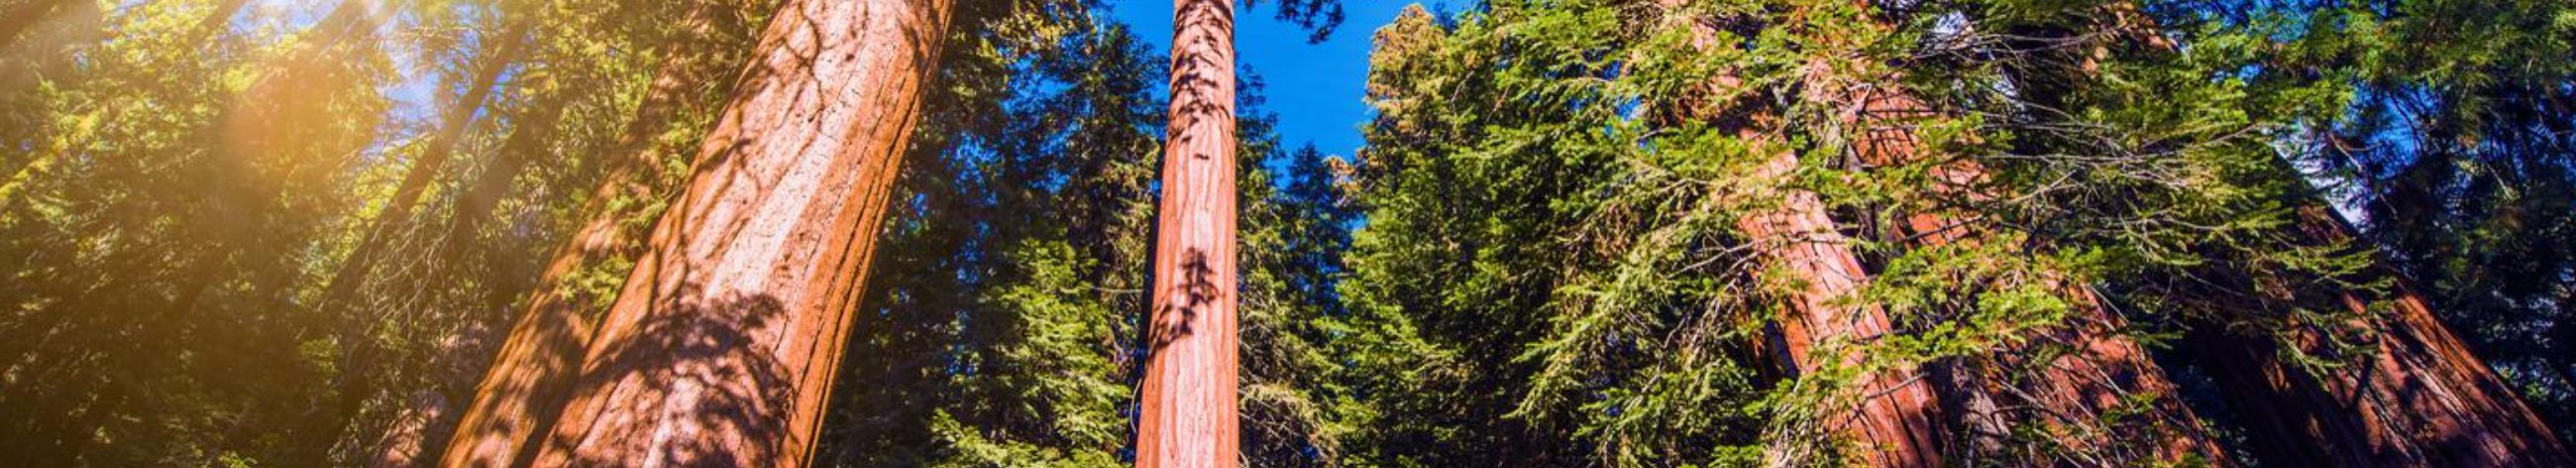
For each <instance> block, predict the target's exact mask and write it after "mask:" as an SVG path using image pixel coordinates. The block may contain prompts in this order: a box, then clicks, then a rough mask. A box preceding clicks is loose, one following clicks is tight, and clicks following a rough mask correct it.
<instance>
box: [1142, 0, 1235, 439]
mask: <svg viewBox="0 0 2576 468" xmlns="http://www.w3.org/2000/svg"><path fill="white" fill-rule="evenodd" d="M1173 6H1174V8H1173V11H1174V13H1173V15H1174V18H1173V19H1174V21H1173V22H1172V24H1173V31H1172V117H1171V119H1172V120H1171V123H1170V129H1171V130H1170V132H1171V133H1170V135H1169V136H1168V137H1167V140H1166V141H1165V142H1164V145H1163V198H1162V202H1161V205H1160V206H1159V207H1158V209H1159V210H1160V211H1159V212H1157V214H1156V216H1157V219H1156V220H1155V239H1154V279H1153V281H1154V291H1153V294H1154V296H1153V298H1154V299H1153V304H1154V305H1153V309H1152V310H1151V314H1152V316H1151V317H1150V322H1148V323H1149V326H1148V327H1147V330H1146V340H1147V342H1148V346H1149V347H1148V348H1147V353H1148V354H1147V356H1146V361H1145V376H1144V382H1143V384H1142V386H1143V387H1144V388H1143V389H1142V393H1141V399H1142V404H1143V412H1142V413H1141V414H1140V416H1139V417H1138V418H1137V431H1136V434H1137V435H1136V439H1137V440H1136V466H1138V467H1140V468H1207V467H1224V468H1231V467H1233V466H1235V464H1236V463H1237V461H1236V459H1237V458H1238V457H1237V452H1239V451H1240V450H1241V442H1240V441H1241V438H1240V435H1239V434H1238V428H1237V427H1236V424H1237V420H1236V416H1235V414H1236V401H1235V385H1236V371H1237V370H1236V364H1235V359H1236V358H1235V354H1236V352H1237V350H1236V349H1235V348H1236V345H1235V343H1236V336H1235V333H1236V329H1235V326H1236V325H1235V293H1236V287H1235V285H1236V277H1235V264H1236V263H1235V261H1236V257H1235V190H1234V156H1235V155H1234V151H1235V128H1234V124H1235V119H1234V5H1233V2H1232V0H1177V1H1176V2H1175V4H1174V5H1173Z"/></svg>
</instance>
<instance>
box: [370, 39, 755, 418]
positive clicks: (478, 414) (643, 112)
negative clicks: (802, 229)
mask: <svg viewBox="0 0 2576 468" xmlns="http://www.w3.org/2000/svg"><path fill="white" fill-rule="evenodd" d="M710 8H711V4H705V3H701V4H699V6H696V7H693V8H691V9H690V11H689V14H688V15H687V16H686V17H684V18H683V19H682V21H686V22H688V26H689V27H690V28H693V30H694V32H696V33H698V34H701V35H703V34H706V33H707V31H706V28H707V27H708V24H707V22H708V21H712V18H715V17H717V15H716V14H715V13H714V12H712V11H709V10H710ZM664 54H665V55H668V56H669V57H667V58H665V59H664V60H665V61H664V62H663V64H662V66H661V68H660V69H659V70H656V71H655V72H654V78H653V82H652V83H651V85H650V86H649V88H647V90H646V91H645V95H644V99H643V101H642V102H640V103H638V104H637V105H636V110H635V117H634V120H632V121H630V122H629V123H628V124H627V126H626V129H625V130H624V131H622V132H621V134H620V136H619V141H618V144H617V145H616V146H614V147H612V148H611V150H610V151H611V154H614V155H616V156H615V157H616V158H617V159H614V160H611V161H610V162H609V164H610V165H611V167H609V168H608V169H607V170H606V171H605V172H606V174H605V175H604V176H602V177H601V180H600V182H599V186H598V187H597V188H595V189H593V191H592V193H591V194H590V195H589V198H587V199H585V201H584V202H583V205H582V207H581V210H580V211H579V212H580V213H584V215H585V216H589V217H590V219H589V220H588V221H587V222H584V223H583V224H582V225H581V227H580V228H579V229H575V230H574V231H573V233H572V235H571V236H569V237H568V238H569V239H570V240H569V241H568V242H566V243H565V244H564V245H563V246H562V247H559V248H558V249H557V250H556V251H555V252H554V254H553V255H552V256H551V257H550V258H553V259H554V260H552V261H550V262H548V263H547V265H546V269H545V271H544V273H543V274H542V275H541V276H539V279H538V280H537V282H536V283H535V284H536V287H535V289H534V294H532V295H531V296H530V298H529V300H528V303H527V304H526V305H525V306H522V307H521V310H520V311H519V313H518V314H517V315H513V316H511V317H514V318H513V319H512V320H514V322H513V323H514V325H511V328H510V329H509V331H508V335H507V336H504V337H491V336H485V335H489V334H491V333H490V332H487V331H484V330H483V329H481V328H473V329H468V330H467V331H466V334H467V335H469V336H466V337H461V338H460V341H463V342H464V343H465V345H464V347H465V348H468V349H476V350H490V349H493V348H492V346H493V345H486V344H483V343H485V342H489V341H493V340H495V339H497V340H498V343H497V346H498V349H499V353H498V355H497V356H489V355H487V356H480V357H478V358H482V357H489V358H490V359H492V360H491V362H489V363H488V364H485V365H486V366H488V367H485V368H484V369H483V371H482V372H483V376H482V378H481V379H480V380H478V381H476V383H475V385H476V387H475V389H474V393H473V397H472V400H471V401H470V402H469V404H470V405H471V406H467V407H465V408H470V410H469V411H466V412H465V413H464V415H463V416H462V417H461V419H459V420H458V421H456V422H455V423H454V424H453V427H454V429H453V431H452V434H453V436H452V437H442V438H432V439H427V440H424V441H422V442H425V443H427V444H431V445H428V446H427V447H426V449H427V450H440V452H439V454H438V455H437V456H435V457H424V458H422V460H439V461H443V462H444V464H446V465H450V466H492V465H500V464H505V463H508V462H510V460H511V458H512V457H513V456H514V455H515V454H517V453H518V452H519V450H518V447H520V446H522V445H523V443H524V442H526V441H527V440H529V439H528V438H529V436H530V434H533V433H536V432H540V431H538V430H537V425H538V423H537V421H539V420H548V419H551V418H552V417H553V415H554V414H555V411H557V410H558V409H559V405H561V404H562V401H563V399H564V398H565V395H564V394H565V392H566V391H567V390H568V388H569V385H570V382H571V380H572V378H573V377H574V376H575V375H574V372H575V371H576V370H577V369H575V368H574V365H575V364H576V363H577V362H578V361H579V360H580V359H581V357H582V353H583V351H585V350H587V349H588V348H589V346H590V342H591V338H592V336H593V335H592V333H591V332H592V331H593V326H594V322H593V320H594V319H595V318H596V315H597V314H596V313H594V312H596V309H594V308H592V307H590V305H592V304H597V303H601V302H605V301H608V300H610V299H611V298H605V297H597V296H599V295H595V294H589V293H587V292H585V291H584V290H583V289H582V288H581V287H580V286H579V285H578V284H577V283H578V282H579V278H578V276H579V273H580V272H581V271H582V269H583V268H585V267H586V266H589V265H598V264H601V263H604V262H614V261H625V260H632V259H634V258H636V257H637V256H638V255H640V254H641V253H642V251H643V250H644V248H645V247H646V245H645V244H644V239H642V238H641V237H642V236H634V235H628V234H627V233H626V232H624V230H622V229H620V228H619V221H620V220H622V219H623V217H624V216H626V215H629V214H630V213H627V212H626V211H624V210H612V209H610V206H611V205H612V204H613V202H614V201H616V200H619V199H621V198H642V197H649V196H652V194H653V193H655V190H654V189H653V188H652V186H651V184H648V183H646V182H645V181H646V180H647V179H651V178H652V177H651V176H648V175H645V174H643V173H644V172H646V171H648V170H650V169H651V168H654V167H655V166H656V165H658V164H660V160H659V157H658V156H657V155H656V154H655V152H654V150H653V143H652V141H651V140H652V138H653V136H654V135H657V134H660V133H662V132H663V131H664V130H665V129H667V128H669V127H670V126H671V125H673V119H675V118H677V115H678V114H679V112H680V111H679V109H680V108H681V107H682V106H684V105H686V104H685V103H686V102H688V98H686V97H684V95H685V94H687V92H686V91H687V89H688V88H689V87H692V86H696V84H697V83H702V82H703V81H702V80H714V79H722V77H721V75H724V74H726V73H727V72H726V70H729V69H730V68H731V65H723V64H717V63H713V62H717V60H712V59H707V58H704V57H697V56H695V54H691V53H689V52H687V51H683V50H676V49H673V50H665V51H664ZM513 138H516V136H515V135H514V136H513ZM521 163H522V164H524V163H525V161H521ZM492 196H497V194H496V195H487V196H486V199H485V200H484V202H485V203H489V202H490V201H491V200H489V199H488V198H490V197H492ZM472 199H473V198H471V197H469V200H472ZM468 213H473V212H471V211H469V212H468ZM424 403H427V404H426V405H423V406H422V407H420V408H419V410H420V411H422V412H423V413H430V414H436V413H444V412H446V411H450V410H451V409H449V408H445V407H444V406H446V403H445V402H443V401H439V400H435V399H433V400H425V401H424ZM431 429H432V430H437V429H438V428H437V426H435V425H433V426H432V428H431ZM442 441H443V442H445V444H444V445H438V444H440V443H441V442H442ZM402 449H403V447H401V442H400V441H397V442H396V443H393V444H388V448H387V450H388V453H387V454H386V455H384V456H382V457H379V459H380V460H386V461H388V462H390V463H391V464H392V465H393V466H405V465H411V464H414V463H413V462H408V461H406V459H407V458H410V457H409V456H406V455H402V454H400V453H399V452H398V451H399V450H402Z"/></svg>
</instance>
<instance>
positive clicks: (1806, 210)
mask: <svg viewBox="0 0 2576 468" xmlns="http://www.w3.org/2000/svg"><path fill="white" fill-rule="evenodd" d="M1661 5H1662V7H1663V8H1665V9H1667V10H1673V11H1678V10H1675V9H1678V8H1680V7H1682V6H1683V5H1684V0H1661ZM1678 20H1679V21H1683V22H1685V23H1687V24H1686V25H1685V26H1686V27H1689V28H1690V29H1691V33H1692V34H1691V36H1692V43H1693V46H1694V47H1697V48H1702V49H1707V48H1714V47H1716V46H1717V44H1716V41H1717V27H1716V25H1714V24H1710V23H1709V22H1707V20H1706V19H1705V18H1696V17H1683V18H1678ZM1741 86H1743V85H1742V84H1741V83H1740V82H1739V81H1738V80H1737V79H1736V78H1734V77H1732V76H1720V77H1718V78H1716V79H1715V80H1712V82H1711V83H1709V84H1708V88H1709V89H1708V90H1707V91H1709V92H1710V94H1712V95H1723V94H1725V91H1726V90H1728V89H1730V88H1736V87H1741ZM1682 104H1684V108H1683V110H1682V111H1681V112H1682V113H1683V114H1684V115H1682V116H1681V117H1682V118H1689V119H1704V120H1712V121H1733V122H1735V123H1732V124H1731V125H1734V126H1735V127H1736V128H1735V131H1736V135H1737V137H1739V138H1742V139H1744V140H1745V141H1749V142H1760V143H1761V144H1763V145H1765V146H1773V147H1777V146H1778V145H1781V144H1782V142H1783V139H1782V138H1779V137H1778V135H1777V132H1778V131H1779V129H1777V128H1758V127H1760V126H1762V124H1763V123H1764V122H1769V121H1775V120H1777V119H1773V118H1768V117H1767V116H1754V117H1753V118H1745V119H1729V118H1727V117H1728V116H1726V115H1724V113H1726V112H1728V111H1730V109H1727V107H1728V106H1732V105H1736V104H1739V103H1682ZM1737 111H1746V110H1744V109H1737ZM1750 112H1752V113H1757V114H1759V113H1765V112H1767V111H1759V110H1752V111H1750ZM1777 151H1778V154H1777V155H1776V156H1775V157H1773V158H1772V159H1771V160H1769V161H1765V162H1764V163H1763V165H1762V166H1760V167H1758V168H1755V171H1756V173H1755V174H1752V177H1755V178H1759V179H1767V180H1784V179H1786V178H1787V177H1789V176H1790V175H1791V173H1792V172H1793V171H1795V170H1796V169H1797V166H1798V155H1797V154H1796V153H1792V152H1790V151H1787V150H1785V149H1780V150H1777ZM1769 195H1774V196H1777V197H1779V198H1778V200H1777V205H1774V206H1772V207H1770V208H1769V209H1766V210H1763V211H1761V212H1757V213H1754V214H1751V215H1749V216H1746V217H1743V218H1741V219H1737V220H1736V221H1735V226H1736V228H1737V229H1738V230H1740V231H1742V232H1743V233H1744V235H1745V236H1746V241H1747V242H1749V243H1751V244H1752V247H1753V249H1754V252H1755V254H1756V255H1758V256H1759V257H1760V258H1762V261H1763V266H1762V268H1761V269H1760V271H1762V272H1764V273H1763V274H1761V275H1760V276H1762V278H1761V279H1762V280H1763V281H1764V282H1765V283H1772V284H1788V285H1795V286H1796V289H1795V290H1793V291H1790V293H1789V296H1790V297H1786V298H1784V299H1786V303H1785V304H1784V305H1786V306H1787V307H1786V308H1787V309H1788V310H1789V313H1790V316H1789V317H1784V318H1783V320H1781V321H1780V322H1779V323H1780V331H1779V333H1780V339H1781V341H1782V344H1783V345H1784V346H1783V348H1785V349H1784V350H1783V351H1784V352H1786V354H1787V356H1788V358H1789V361H1790V364H1791V367H1793V368H1794V370H1796V371H1797V372H1798V373H1801V374H1804V373H1809V372H1813V371H1816V370H1818V369H1819V368H1822V367H1827V366H1829V365H1830V366H1836V367H1848V366H1858V365H1861V364H1862V361H1864V360H1865V359H1867V358H1868V356H1863V355H1860V354H1859V353H1855V352H1848V351H1841V352H1838V353H1837V354H1836V355H1832V356H1817V355H1812V354H1813V353H1815V352H1816V350H1815V348H1817V347H1818V346H1823V345H1827V344H1830V343H1864V342H1868V341H1871V340H1876V339H1878V338H1880V337H1883V336H1886V335H1888V334H1889V333H1892V332H1893V331H1894V330H1893V324H1892V323H1890V322H1889V320H1888V316H1887V311H1886V310H1885V309H1881V308H1879V307H1878V306H1876V305H1873V304H1857V303H1855V301H1852V299H1854V298H1855V297H1854V296H1855V295H1856V294H1857V293H1858V291H1859V290H1860V287H1861V284H1862V283H1864V282H1866V281H1868V279H1869V274H1868V273H1867V272H1865V271H1863V270H1862V269H1861V265H1860V261H1859V258H1858V257H1857V256H1855V255H1853V254H1852V251H1851V240H1850V239H1848V238H1846V237H1844V236H1843V234H1842V232H1841V231H1840V230H1838V229H1836V228H1835V225H1834V221H1833V219H1832V217H1831V216H1829V215H1828V214H1827V213H1826V209H1825V205H1824V202H1823V201H1822V200H1820V199H1818V198H1817V196H1816V194H1815V193H1813V192H1808V191H1805V190H1799V189H1794V188H1791V189H1783V190H1780V191H1778V193H1773V194H1769ZM1827 360H1830V361H1827ZM1920 377H1921V375H1920V372H1919V370H1916V369H1904V370H1899V371H1895V372H1887V373H1881V374H1879V375H1872V376H1867V377H1864V378H1865V379H1866V380H1865V381H1864V382H1861V383H1860V385H1859V386H1858V387H1857V388H1855V389H1852V390H1851V392H1850V394H1852V395H1854V396H1855V398H1857V401H1856V402H1855V403H1856V406H1855V407H1852V408H1849V409H1848V410H1841V409H1838V410H1833V411H1823V412H1821V413H1822V414H1823V415H1824V416H1823V422H1824V423H1825V425H1826V428H1827V429H1828V430H1830V431H1832V432H1834V433H1837V434H1839V435H1841V436H1843V437H1849V438H1851V439H1852V441H1853V442H1854V443H1856V444H1859V445H1860V446H1861V452H1860V455H1861V461H1862V462H1863V463H1864V464H1866V465H1868V466H1876V467H1931V466H1939V465H1940V464H1941V454H1940V452H1939V443H1938V440H1939V438H1938V434H1939V432H1940V428H1939V426H1938V425H1937V424H1936V423H1934V419H1933V416H1934V415H1933V413H1934V411H1935V410H1936V409H1937V408H1939V402H1938V400H1937V398H1936V397H1935V395H1934V394H1933V392H1932V389H1931V388H1930V386H1928V385H1925V384H1924V383H1923V380H1922V379H1921V378H1920ZM1769 457H1770V458H1772V460H1771V462H1772V463H1775V464H1777V463H1786V462H1793V461H1796V460H1797V459H1800V458H1804V456H1802V455H1801V454H1796V453H1789V452H1784V451H1783V450H1782V449H1777V448H1775V449H1773V451H1772V453H1771V454H1769Z"/></svg>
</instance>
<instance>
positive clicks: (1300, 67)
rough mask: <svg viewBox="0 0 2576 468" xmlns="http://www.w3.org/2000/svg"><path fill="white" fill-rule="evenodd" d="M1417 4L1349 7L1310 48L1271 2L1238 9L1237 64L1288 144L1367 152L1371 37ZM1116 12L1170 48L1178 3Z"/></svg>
mask: <svg viewBox="0 0 2576 468" xmlns="http://www.w3.org/2000/svg"><path fill="white" fill-rule="evenodd" d="M1412 3H1413V2H1409V1H1394V0H1342V15H1343V16H1342V25H1341V28H1339V29H1336V30H1334V31H1333V36H1332V37H1331V38H1329V39H1326V40H1325V41H1324V42H1322V43H1318V44H1308V43H1306V36H1307V33H1306V31H1305V30H1304V29H1300V28H1298V27H1297V25H1295V24H1290V23H1286V22H1282V21H1279V20H1278V19H1276V18H1273V17H1272V13H1273V12H1274V11H1275V10H1274V8H1275V7H1276V5H1275V4H1273V3H1271V2H1268V1H1264V2H1262V3H1261V4H1259V5H1244V4H1242V3H1237V4H1236V5H1235V10H1236V11H1235V17H1236V18H1237V23H1236V24H1235V30H1234V40H1235V59H1236V61H1237V64H1238V65H1240V66H1241V67H1242V68H1244V69H1247V70H1250V71H1251V72H1253V73H1257V74H1260V75H1261V77H1262V79H1263V80H1264V81H1266V82H1267V84H1268V87H1267V88H1265V89H1264V90H1263V91H1264V95H1266V96H1269V98H1270V102H1269V103H1268V104H1267V106H1266V107H1265V108H1266V109H1267V110H1269V111H1271V112H1275V113H1278V114H1279V136H1280V139H1281V143H1284V144H1286V145H1287V146H1288V147H1289V148H1295V147H1297V146H1299V145H1302V144H1305V143H1307V142H1313V143H1314V144H1315V148H1316V149H1319V150H1323V151H1324V152H1325V153H1326V154H1337V155H1342V156H1346V157H1347V156H1349V155H1351V154H1352V151H1353V150H1356V149H1358V148H1359V147H1360V130H1359V128H1360V124H1361V123H1363V122H1366V121H1367V120H1368V117H1369V111H1368V104H1367V103H1364V102H1362V101H1361V100H1360V99H1361V97H1362V95H1361V93H1362V92H1363V85H1364V84H1365V82H1366V81H1367V80H1368V49H1369V34H1370V33H1373V32H1375V31H1377V27H1378V26H1379V25H1384V24H1386V23H1387V22H1388V21H1391V20H1394V19H1395V14H1396V13H1397V12H1401V11H1403V10H1404V6H1405V5H1408V4H1412ZM1425 3H1426V4H1432V3H1437V2H1425ZM1109 13H1110V16H1111V17H1112V18H1115V19H1117V20H1118V21H1120V22H1124V23H1127V25H1128V27H1130V28H1133V29H1134V31H1135V32H1136V37H1139V38H1142V39H1145V40H1146V41H1148V42H1151V43H1153V45H1154V48H1156V49H1160V50H1169V49H1170V47H1171V41H1172V1H1171V0H1122V1H1118V2H1115V3H1114V4H1112V5H1111V6H1110V9H1109Z"/></svg>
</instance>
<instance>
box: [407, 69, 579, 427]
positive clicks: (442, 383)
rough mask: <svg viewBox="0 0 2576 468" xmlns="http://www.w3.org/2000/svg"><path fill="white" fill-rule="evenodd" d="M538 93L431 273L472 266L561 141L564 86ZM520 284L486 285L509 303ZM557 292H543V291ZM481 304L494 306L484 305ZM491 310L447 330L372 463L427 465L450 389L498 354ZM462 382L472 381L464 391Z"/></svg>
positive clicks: (459, 209)
mask: <svg viewBox="0 0 2576 468" xmlns="http://www.w3.org/2000/svg"><path fill="white" fill-rule="evenodd" d="M536 92H537V93H539V97H538V98H537V99H536V100H535V101H534V102H532V103H530V104H529V105H528V106H527V107H526V108H525V110H524V111H523V112H521V113H519V114H518V116H517V117H515V118H513V119H512V120H513V122H512V124H511V130H510V137H509V138H508V139H507V140H504V141H503V142H502V143H501V149H500V151H499V152H497V153H495V155H494V156H495V158H497V159H495V160H494V161H492V163H491V164H489V165H487V166H486V167H484V168H483V172H482V173H481V174H479V175H476V176H475V177H474V181H473V182H472V183H469V184H467V186H466V188H465V191H464V193H461V194H458V195H457V196H456V202H455V209H454V210H453V211H452V212H453V213H454V214H453V215H452V217H451V219H450V220H449V221H448V232H447V234H445V236H444V237H443V238H442V239H440V240H439V244H440V245H439V247H438V249H437V250H438V257H439V258H438V260H437V261H436V262H435V263H434V265H435V267H434V268H437V269H438V270H439V271H440V272H441V273H438V274H433V275H431V277H433V278H452V277H453V276H449V275H452V274H456V272H462V271H465V270H460V269H461V268H468V266H467V265H466V263H465V262H468V261H472V258H471V256H470V255H468V251H470V250H473V249H474V248H475V247H474V246H476V245H480V244H477V243H476V242H475V241H476V240H478V239H479V238H480V237H479V236H480V235H481V227H482V225H483V222H484V220H485V219H487V218H491V217H493V216H495V214H494V213H493V211H495V210H494V208H495V207H497V206H498V205H499V204H500V201H501V198H502V197H503V196H504V195H505V194H507V193H508V191H509V190H510V187H511V182H513V181H515V180H517V179H518V177H519V174H520V173H521V172H523V171H524V170H525V169H526V168H527V167H528V162H529V161H528V160H529V159H530V158H534V157H537V156H539V155H540V153H542V152H543V150H544V148H545V145H546V143H547V142H549V141H551V140H553V135H554V131H553V130H554V128H555V126H556V123H555V119H556V118H557V117H558V116H560V115H561V114H562V111H563V104H564V103H563V101H564V100H565V99H566V98H567V97H568V96H566V93H565V91H563V90H560V89H547V90H540V91H536ZM612 154H615V153H612ZM516 286H517V285H504V284H486V285H484V289H485V290H486V291H487V294H489V295H491V296H495V297H489V298H487V299H488V300H490V301H491V302H490V303H491V304H493V305H494V306H495V307H508V306H507V305H506V304H507V303H506V302H505V301H507V300H508V299H506V298H503V297H506V296H509V295H515V294H518V293H519V291H521V288H518V287H516ZM549 292H550V291H537V292H536V294H547V293H549ZM475 310H488V309H483V308H480V307H478V308H475ZM484 315H485V314H473V315H472V316H468V317H464V318H463V319H462V320H460V321H459V324H458V325H459V327H458V328H456V330H457V331H456V332H454V333H453V334H449V335H446V336H443V337H441V339H440V340H439V342H438V347H437V350H436V351H435V352H434V353H433V354H431V355H430V356H428V360H429V367H428V368H429V369H430V371H429V373H430V375H429V379H428V382H429V383H431V384H432V385H430V386H428V387H423V388H419V389H415V390H413V391H412V394H411V395H410V396H408V397H407V398H405V399H404V400H403V404H404V407H403V409H402V411H401V412H399V413H397V414H396V415H395V416H394V417H393V418H391V419H390V424H389V426H388V427H387V428H386V430H385V431H384V433H383V434H381V435H379V436H378V437H376V439H375V441H374V442H373V443H372V445H369V446H368V447H370V448H369V452H370V453H372V454H373V455H372V456H371V457H370V459H369V460H370V461H369V463H370V464H372V465H373V466H378V467H386V468H392V467H405V466H417V465H420V464H421V462H422V458H421V456H422V455H425V454H426V452H425V450H427V449H428V447H432V446H433V445H432V444H434V443H436V442H437V441H438V440H435V439H444V438H445V436H446V435H447V434H450V433H452V432H451V431H450V428H451V426H452V425H453V423H454V421H455V420H456V416H457V415H456V414H455V408H454V406H455V404H454V402H453V401H451V400H450V395H458V394H468V395H470V394H471V393H470V392H472V391H473V388H472V386H474V385H475V384H477V382H475V381H473V380H469V379H473V378H475V377H477V376H479V375H481V374H482V372H481V369H479V368H474V369H467V368H468V367H473V366H477V365H480V364H482V363H483V362H484V361H483V360H485V359H488V358H490V357H491V354H490V352H491V350H492V349H493V347H492V346H491V343H492V342H493V341H494V338H496V337H497V336H496V335H499V333H498V331H499V329H500V327H501V326H503V325H501V324H500V323H497V322H500V320H498V319H489V318H486V317H485V316H484ZM458 386H464V387H465V388H463V389H461V390H462V391H458V390H460V389H459V388H457V387H458Z"/></svg>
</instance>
